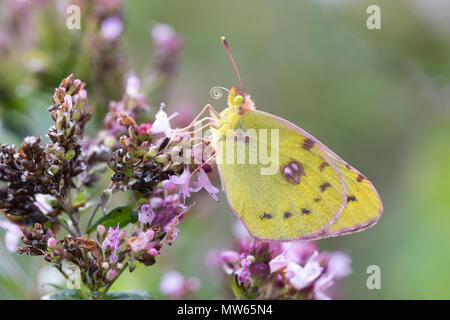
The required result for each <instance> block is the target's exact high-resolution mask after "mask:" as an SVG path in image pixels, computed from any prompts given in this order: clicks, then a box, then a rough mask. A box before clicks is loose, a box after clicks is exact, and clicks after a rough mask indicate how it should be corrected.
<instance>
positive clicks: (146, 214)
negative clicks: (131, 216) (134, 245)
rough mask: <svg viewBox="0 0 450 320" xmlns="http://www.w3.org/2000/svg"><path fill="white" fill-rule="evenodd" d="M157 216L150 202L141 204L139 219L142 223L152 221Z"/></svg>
mask: <svg viewBox="0 0 450 320" xmlns="http://www.w3.org/2000/svg"><path fill="white" fill-rule="evenodd" d="M154 218H155V212H154V211H153V209H152V207H151V206H150V205H149V204H144V205H143V206H141V210H139V215H138V219H139V222H140V223H142V224H148V223H152V221H153V219H154Z"/></svg>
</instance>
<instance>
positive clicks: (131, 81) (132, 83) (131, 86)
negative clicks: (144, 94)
mask: <svg viewBox="0 0 450 320" xmlns="http://www.w3.org/2000/svg"><path fill="white" fill-rule="evenodd" d="M140 86H141V83H140V81H139V78H138V77H135V76H130V77H128V79H127V86H126V89H125V91H126V93H127V94H128V95H129V96H130V97H131V98H136V97H137V96H138V94H139V88H140Z"/></svg>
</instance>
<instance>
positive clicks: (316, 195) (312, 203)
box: [213, 88, 382, 241]
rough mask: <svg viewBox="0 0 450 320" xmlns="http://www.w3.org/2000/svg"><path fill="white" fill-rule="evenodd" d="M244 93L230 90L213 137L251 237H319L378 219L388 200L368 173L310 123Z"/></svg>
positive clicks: (223, 176) (233, 198)
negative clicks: (263, 106)
mask: <svg viewBox="0 0 450 320" xmlns="http://www.w3.org/2000/svg"><path fill="white" fill-rule="evenodd" d="M241 98H242V96H239V95H238V94H237V92H236V89H235V88H232V89H231V90H230V93H229V96H228V105H229V107H228V108H227V109H225V110H224V111H222V113H221V114H220V119H218V121H217V126H216V129H215V130H214V133H213V144H214V146H215V150H216V158H217V160H218V161H217V165H218V169H219V172H220V176H221V181H222V185H223V188H224V190H225V191H226V194H227V199H228V201H229V203H230V206H231V207H232V209H233V211H234V213H235V214H236V215H237V216H238V217H239V218H240V219H241V220H242V222H243V223H244V224H245V226H246V227H247V229H248V231H249V233H250V234H251V235H252V236H253V237H255V238H257V239H260V240H272V241H290V240H295V239H303V240H315V239H320V238H326V237H331V236H337V235H342V234H347V233H352V232H356V231H361V230H364V229H367V228H368V227H370V226H372V225H373V224H375V223H376V221H377V220H378V219H379V217H380V215H381V212H382V204H381V201H380V199H379V196H378V194H377V192H376V190H375V188H374V187H373V185H372V184H371V183H370V181H368V180H367V178H365V177H364V176H363V175H362V174H361V173H359V172H358V171H357V170H356V169H354V168H353V167H351V166H349V165H348V164H347V163H346V162H345V161H343V160H342V159H341V158H340V157H338V156H337V155H336V154H335V153H333V152H332V151H331V150H329V149H328V148H327V147H325V146H324V145H323V144H322V143H320V142H319V141H318V140H317V139H315V138H314V137H313V136H311V135H310V134H308V133H307V132H305V131H304V130H302V129H300V128H299V127H297V126H296V125H294V124H292V123H290V122H288V121H287V120H285V119H282V118H279V117H276V116H274V115H271V114H269V113H265V112H262V111H258V110H255V108H254V105H253V103H252V102H251V100H250V99H249V97H245V98H244V99H241ZM275 138H276V139H275ZM265 149H266V150H265ZM239 151H240V152H241V153H242V152H244V154H245V156H244V157H243V159H244V160H245V161H242V160H243V159H242V157H241V158H239ZM261 153H264V154H265V155H267V154H268V155H270V156H269V157H267V156H266V157H261ZM255 154H256V156H255ZM252 155H253V158H252ZM263 158H265V160H267V159H270V160H272V163H267V161H263ZM255 159H256V161H255ZM269 169H272V170H269Z"/></svg>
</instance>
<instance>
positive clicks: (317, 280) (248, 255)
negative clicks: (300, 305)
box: [207, 239, 352, 300]
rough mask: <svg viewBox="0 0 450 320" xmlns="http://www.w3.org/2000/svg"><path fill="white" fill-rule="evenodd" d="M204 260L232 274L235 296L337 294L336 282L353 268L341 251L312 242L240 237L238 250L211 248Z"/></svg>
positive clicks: (326, 296) (318, 296) (322, 297)
mask: <svg viewBox="0 0 450 320" xmlns="http://www.w3.org/2000/svg"><path fill="white" fill-rule="evenodd" d="M207 262H208V263H209V264H210V265H212V266H216V267H217V266H220V267H221V269H222V270H223V271H224V272H225V273H226V274H227V275H230V276H232V277H234V280H235V284H236V286H235V287H236V289H235V290H234V294H235V295H236V296H237V298H258V299H314V300H328V299H332V298H337V296H336V284H337V283H336V282H337V280H339V279H340V278H342V277H345V276H347V275H349V274H350V273H351V272H352V269H351V266H350V264H351V259H350V257H349V256H348V255H347V254H345V253H342V252H320V251H319V248H318V246H317V244H316V243H315V242H308V241H295V242H286V243H275V242H271V243H269V242H259V241H250V240H248V239H241V240H240V241H239V249H238V250H224V251H221V252H211V253H210V254H209V255H208V258H207Z"/></svg>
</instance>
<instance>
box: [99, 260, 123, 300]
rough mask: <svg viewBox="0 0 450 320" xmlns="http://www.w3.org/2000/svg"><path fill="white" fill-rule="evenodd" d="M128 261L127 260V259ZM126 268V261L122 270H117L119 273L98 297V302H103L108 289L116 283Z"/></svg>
mask: <svg viewBox="0 0 450 320" xmlns="http://www.w3.org/2000/svg"><path fill="white" fill-rule="evenodd" d="M127 260H128V259H127ZM127 267H128V261H127V262H126V263H125V264H124V266H123V268H122V269H120V270H119V272H118V273H117V276H116V277H115V278H114V279H113V280H112V281H111V282H110V283H109V284H108V286H107V287H106V288H105V290H103V292H102V294H101V295H100V296H99V297H98V299H99V300H103V299H104V298H105V296H106V294H107V293H108V291H109V289H110V288H111V287H112V285H113V284H114V282H116V280H117V279H118V278H119V277H120V275H121V274H122V272H123V271H124V270H125V269H126V268H127Z"/></svg>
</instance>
